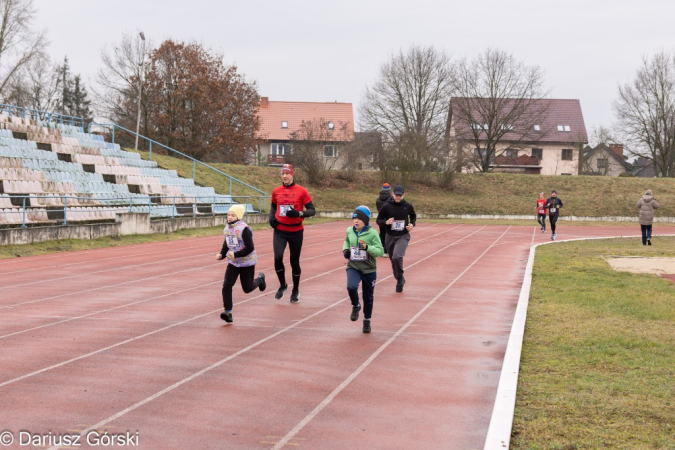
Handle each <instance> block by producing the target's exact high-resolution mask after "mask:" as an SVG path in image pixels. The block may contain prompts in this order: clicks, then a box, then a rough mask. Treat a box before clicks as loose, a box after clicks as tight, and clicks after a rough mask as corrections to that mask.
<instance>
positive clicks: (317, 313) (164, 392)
mask: <svg viewBox="0 0 675 450" xmlns="http://www.w3.org/2000/svg"><path fill="white" fill-rule="evenodd" d="M483 228H485V226H483V227H481V228H479V229H478V230H476V231H474V232H473V233H471V234H469V235H467V236H464V237H462V238H461V239H459V240H457V241H455V242H453V243H452V244H448V245H446V246H445V247H443V248H441V249H439V250H437V251H436V252H434V253H432V254H430V255H427V256H426V257H424V258H422V259H420V260H419V261H416V262H415V263H413V264H411V265H409V266H408V267H412V266H414V265H416V264H419V263H420V262H422V261H424V260H426V259H429V258H431V257H432V256H434V255H436V254H438V253H440V252H443V251H445V250H446V249H448V248H450V247H452V246H454V245H456V244H458V243H459V242H461V241H463V240H464V239H466V238H467V237H469V236H471V235H473V234H475V233H478V232H479V231H480V230H482V229H483ZM507 231H508V229H507ZM504 233H506V231H505V232H504ZM439 234H441V233H439ZM434 236H435V235H434ZM486 251H487V250H486ZM341 269H344V266H340V267H339V268H337V269H333V270H331V271H330V272H334V271H336V270H341ZM467 270H468V268H467ZM330 272H326V273H330ZM465 272H466V270H465ZM462 273H464V272H462ZM321 275H323V274H320V275H317V276H315V277H313V278H316V277H318V276H321ZM392 276H393V275H389V276H387V277H385V278H383V279H382V280H380V281H378V282H377V283H381V282H383V281H385V280H387V279H389V278H391V277H392ZM348 299H349V296H347V297H343V298H341V299H340V300H338V301H337V302H335V303H333V304H331V305H328V306H326V307H325V308H323V309H321V310H319V311H317V312H315V313H314V314H311V315H309V316H307V317H305V318H304V319H301V320H299V321H297V322H295V323H294V324H292V325H289V326H288V327H286V328H283V329H281V330H279V331H277V332H276V333H273V334H271V335H269V336H267V337H266V338H263V339H261V340H259V341H257V342H255V343H253V344H251V345H249V346H248V347H245V348H243V349H241V350H239V351H237V352H235V353H233V354H232V355H230V356H228V357H227V358H224V359H222V360H220V361H218V362H216V363H214V364H212V365H211V366H209V367H206V368H204V369H202V370H200V371H199V372H195V373H194V374H192V375H190V376H189V377H186V378H184V379H182V380H181V381H178V382H176V383H174V384H172V385H171V386H168V387H166V388H164V389H162V390H161V391H159V392H156V393H155V394H153V395H151V396H150V397H147V398H145V399H144V400H141V401H139V402H137V403H135V404H133V405H131V406H130V407H128V408H126V409H124V410H122V411H120V412H118V413H116V414H114V415H112V416H110V417H108V418H106V419H103V420H102V421H101V422H99V423H97V424H95V425H92V426H91V427H89V428H87V429H86V430H84V431H83V432H82V433H81V434H80V435H81V436H84V435H86V434H87V433H88V432H89V431H93V430H96V429H98V428H100V427H103V426H105V425H107V424H108V423H110V422H112V421H113V420H115V419H118V418H119V417H121V416H123V415H125V414H127V413H129V412H131V411H133V410H135V409H137V408H140V407H141V406H143V405H145V404H146V403H149V402H151V401H152V400H155V399H157V398H158V397H160V396H162V395H164V394H166V393H168V392H170V391H172V390H174V389H176V388H178V387H180V386H182V385H183V384H185V383H187V382H189V381H192V380H194V379H195V378H197V377H199V376H201V375H203V374H204V373H206V372H209V371H210V370H213V369H215V368H217V367H219V366H221V365H223V364H224V363H226V362H228V361H230V360H232V359H234V358H236V357H237V356H239V355H241V354H243V353H245V352H247V351H249V350H251V349H253V348H255V347H258V346H259V345H261V344H263V343H265V342H267V341H269V340H270V339H273V338H274V337H276V336H279V335H280V334H282V333H285V332H286V331H288V330H291V329H293V328H296V327H297V326H298V325H300V324H302V323H304V322H306V321H308V320H309V319H312V318H314V317H316V316H318V315H319V314H322V313H323V312H325V311H328V310H329V309H331V308H333V307H335V306H337V305H339V304H340V303H342V302H344V301H345V300H348ZM240 303H243V302H240ZM215 311H219V310H215ZM212 313H213V312H209V313H206V314H203V315H201V316H198V317H204V316H206V315H208V314H212ZM196 318H197V317H194V318H192V319H188V320H186V321H184V322H188V321H190V320H194V319H196ZM184 322H183V323H184ZM176 325H177V324H174V325H172V326H176ZM172 326H169V327H165V328H164V329H166V328H170V327H172ZM158 331H161V330H156V331H153V332H150V333H146V334H145V335H142V336H140V337H144V336H147V335H149V334H154V333H155V332H158ZM140 337H138V338H132V339H129V340H127V341H124V343H127V342H131V341H134V340H136V339H139V338H140ZM122 344H123V343H118V344H115V345H112V346H110V347H106V348H105V349H100V350H97V351H96V352H92V353H91V354H95V353H101V352H102V351H105V350H107V349H110V348H113V347H117V346H119V345H122ZM89 355H90V354H87V355H82V356H80V357H78V358H74V359H73V360H69V361H68V362H71V361H75V360H79V359H82V358H84V357H86V356H89ZM68 362H63V363H60V364H57V365H55V366H52V367H50V368H55V367H60V366H62V365H65V364H66V363H68ZM50 368H46V369H43V370H42V371H39V372H35V373H33V374H27V375H24V376H22V377H19V378H17V379H15V380H10V381H11V382H14V381H19V380H20V379H25V378H27V377H28V376H32V375H36V374H37V373H42V372H44V371H46V370H49V369H50ZM6 384H9V382H5V383H2V384H0V388H1V387H3V386H5V385H6ZM58 448H61V446H55V447H51V448H50V449H49V450H56V449H58Z"/></svg>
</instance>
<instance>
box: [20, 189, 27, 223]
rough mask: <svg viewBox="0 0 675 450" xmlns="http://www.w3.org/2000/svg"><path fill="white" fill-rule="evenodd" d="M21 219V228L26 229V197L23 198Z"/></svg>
mask: <svg viewBox="0 0 675 450" xmlns="http://www.w3.org/2000/svg"><path fill="white" fill-rule="evenodd" d="M22 203H23V218H22V219H21V227H22V228H26V197H25V196H24V197H23V201H22Z"/></svg>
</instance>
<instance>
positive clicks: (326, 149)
mask: <svg viewBox="0 0 675 450" xmlns="http://www.w3.org/2000/svg"><path fill="white" fill-rule="evenodd" d="M323 156H325V157H326V158H337V156H338V152H337V147H336V146H334V145H324V146H323Z"/></svg>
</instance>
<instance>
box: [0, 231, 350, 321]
mask: <svg viewBox="0 0 675 450" xmlns="http://www.w3.org/2000/svg"><path fill="white" fill-rule="evenodd" d="M335 240H339V239H335ZM327 242H332V241H327ZM322 244H323V243H321V244H311V245H308V247H312V246H316V245H322ZM331 253H334V252H331ZM214 254H215V253H207V255H214ZM328 254H329V253H325V254H323V255H328ZM268 255H271V253H264V254H262V255H260V257H263V256H268ZM323 255H319V256H323ZM314 258H317V256H313V257H311V258H306V259H305V260H303V261H306V260H310V259H314ZM155 263H156V262H155ZM155 263H153V264H155ZM221 264H223V262H222V261H220V262H217V263H213V264H207V265H204V266H197V267H192V268H189V269H184V270H178V271H175V272H169V273H163V274H161V275H155V276H152V277H145V278H138V279H135V280H131V281H124V282H121V283H113V284H107V285H105V286H98V287H95V288H91V289H85V290H82V291H76V292H66V293H63V294H59V295H54V296H51V297H43V298H38V299H34V300H28V301H25V302H20V303H12V304H9V305H2V306H0V309H7V308H16V307H17V306H23V305H29V304H31V303H37V302H42V301H45V300H53V299H55V298H61V297H68V296H71V295H77V294H84V293H87V292H92V291H98V290H101V289H107V288H111V287H117V286H124V285H127V284H133V283H138V282H142V281H148V280H154V279H157V278H163V277H167V276H172V275H175V274H177V273H185V272H191V271H194V270H199V269H205V268H208V267H213V266H217V265H221ZM270 269H271V268H270Z"/></svg>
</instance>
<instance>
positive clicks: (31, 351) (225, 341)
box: [0, 222, 639, 449]
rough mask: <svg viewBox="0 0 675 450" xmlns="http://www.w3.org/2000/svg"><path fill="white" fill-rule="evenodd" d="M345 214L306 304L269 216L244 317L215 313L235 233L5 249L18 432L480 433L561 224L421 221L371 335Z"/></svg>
mask: <svg viewBox="0 0 675 450" xmlns="http://www.w3.org/2000/svg"><path fill="white" fill-rule="evenodd" d="M347 225H348V222H333V223H326V224H320V225H313V226H310V227H307V228H306V230H305V242H304V247H303V251H302V262H301V264H302V268H303V274H302V283H301V289H300V292H301V296H300V303H298V304H295V305H294V304H290V303H289V302H288V298H289V293H290V291H287V293H286V295H285V296H284V298H283V299H282V300H275V299H274V292H275V290H276V287H278V282H277V280H276V276H275V273H274V270H273V258H272V255H271V253H270V252H271V238H272V232H271V230H266V231H257V232H255V233H254V234H255V243H256V248H257V251H258V266H257V268H258V270H260V271H264V272H265V274H266V275H267V282H268V288H267V290H266V291H265V292H263V293H261V292H259V291H255V292H253V293H251V294H249V295H244V294H243V293H242V292H241V288H240V286H239V284H238V283H237V285H236V286H235V288H234V299H235V307H234V310H233V315H234V324H231V325H228V324H225V322H223V321H221V320H220V318H219V313H220V312H221V310H222V301H221V295H220V289H221V283H222V276H223V273H224V270H225V264H226V263H224V262H219V261H215V259H214V256H215V254H216V253H217V252H218V251H219V250H220V247H221V245H222V238H221V237H206V238H196V239H190V240H181V241H173V242H165V243H152V244H141V245H132V246H126V247H117V248H107V249H100V250H90V251H83V252H72V253H61V254H54V255H48V256H40V257H29V258H17V259H11V260H3V261H0V312H1V313H2V314H1V316H0V317H1V319H0V349H2V350H1V352H0V432H1V431H5V430H7V431H10V432H12V433H13V434H14V436H15V442H14V444H13V445H10V446H9V447H7V448H29V447H30V446H29V447H26V446H19V445H18V444H19V440H18V439H19V431H20V430H25V431H28V432H30V433H31V434H32V435H35V434H41V435H48V433H50V432H51V433H52V435H53V436H58V435H64V434H68V435H77V434H80V433H82V434H83V435H86V434H87V433H88V432H89V431H91V430H97V431H98V432H99V433H103V432H105V431H107V432H108V433H109V434H123V433H125V432H127V431H129V432H131V433H132V434H134V433H136V432H138V437H139V443H140V446H139V447H137V448H143V449H272V448H274V449H276V448H298V449H345V448H369V449H413V448H425V449H479V448H483V444H484V442H485V436H486V433H487V429H488V425H489V421H490V416H491V413H492V407H493V403H494V398H495V394H496V391H497V384H498V381H499V375H500V370H501V367H502V363H503V357H504V352H505V349H506V344H507V340H508V336H509V331H510V327H511V324H512V321H513V316H514V312H515V308H516V303H517V301H518V296H519V291H520V287H521V284H522V280H523V275H524V272H525V265H526V262H527V258H528V254H529V250H530V247H531V246H532V245H533V244H535V243H540V242H544V241H546V240H548V239H549V236H550V234H548V233H547V234H545V235H544V234H542V233H541V232H539V230H538V228H534V227H522V226H521V227H508V226H474V225H452V224H423V223H422V224H420V225H419V226H418V227H417V228H415V230H414V232H413V237H412V239H411V245H410V246H409V247H408V251H407V254H406V257H405V268H406V274H405V275H406V281H407V283H406V286H405V290H404V292H403V293H400V294H397V293H395V292H394V287H395V280H394V279H393V278H392V277H391V268H390V265H389V262H388V260H387V259H385V258H380V259H378V284H377V287H376V289H375V307H374V312H373V319H372V327H373V332H372V333H371V334H369V335H364V334H363V333H362V332H361V321H360V320H359V321H358V322H351V321H350V320H349V314H350V312H351V306H350V303H349V300H348V297H347V291H346V288H345V274H344V264H345V261H344V259H343V257H342V252H341V248H342V241H343V239H344V230H345V229H346V227H347ZM558 232H559V235H558V237H559V239H565V238H570V239H572V238H581V237H597V236H621V235H624V236H637V235H638V234H639V229H638V230H635V229H634V228H628V227H615V228H612V227H578V226H577V227H566V226H565V225H564V223H563V224H561V225H559V230H558ZM287 261H288V254H287V255H286V262H287ZM287 277H288V279H289V280H290V268H289V267H288V266H287ZM80 442H81V443H82V444H85V440H84V438H82V440H81V441H80ZM50 447H51V448H61V447H59V446H55V445H50V443H49V442H47V444H46V445H44V448H50ZM64 448H68V447H64ZM70 448H90V447H89V446H87V445H82V446H79V447H70Z"/></svg>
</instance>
